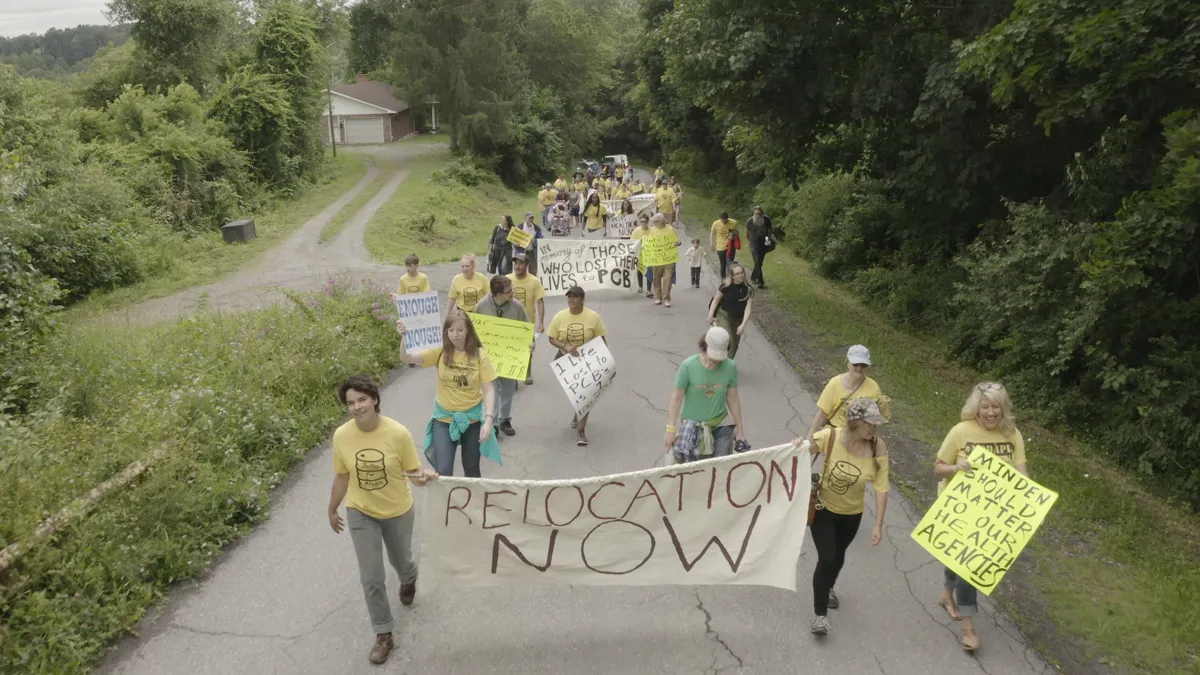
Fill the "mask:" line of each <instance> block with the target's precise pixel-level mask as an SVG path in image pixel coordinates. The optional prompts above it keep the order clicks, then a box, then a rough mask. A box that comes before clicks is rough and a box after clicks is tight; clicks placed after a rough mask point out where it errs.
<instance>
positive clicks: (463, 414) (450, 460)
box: [396, 275, 500, 478]
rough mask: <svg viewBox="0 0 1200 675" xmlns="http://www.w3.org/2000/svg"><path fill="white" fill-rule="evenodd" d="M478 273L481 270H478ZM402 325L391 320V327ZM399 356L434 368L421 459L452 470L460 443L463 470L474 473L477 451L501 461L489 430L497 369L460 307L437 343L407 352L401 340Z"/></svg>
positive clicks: (450, 473)
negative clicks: (434, 386) (430, 409)
mask: <svg viewBox="0 0 1200 675" xmlns="http://www.w3.org/2000/svg"><path fill="white" fill-rule="evenodd" d="M480 276H482V275H480ZM406 331H407V329H406V328H405V327H404V323H403V322H401V321H397V322H396V332H397V333H399V334H400V337H401V338H403V337H404V333H405V332H406ZM400 360H401V361H402V362H404V363H415V364H416V365H418V366H421V367H423V368H435V367H436V368H437V394H436V396H435V397H434V400H433V416H432V417H431V418H430V419H429V424H428V425H427V426H426V427H425V458H426V459H428V460H429V462H430V463H431V464H433V467H434V469H436V470H437V472H438V473H439V474H441V475H443V476H453V475H454V456H455V455H456V454H457V453H458V449H459V448H460V447H461V448H462V467H463V475H464V476H466V477H468V478H479V477H480V473H479V458H480V456H483V457H487V458H488V459H490V460H492V461H494V462H496V463H497V464H499V463H500V444H499V443H498V442H497V441H496V436H495V434H493V433H492V420H493V419H495V410H496V388H495V380H496V369H495V368H493V367H492V361H491V359H489V358H488V355H487V351H486V350H485V349H484V348H483V345H482V344H481V343H480V341H479V335H478V334H476V333H475V325H474V324H472V323H471V321H470V319H468V318H467V315H466V314H465V313H463V312H461V311H456V312H451V314H450V316H448V317H446V321H445V322H444V323H443V324H442V346H441V347H438V348H436V349H426V350H425V351H423V352H421V353H419V354H409V353H408V351H407V350H405V348H404V340H403V339H401V340H400Z"/></svg>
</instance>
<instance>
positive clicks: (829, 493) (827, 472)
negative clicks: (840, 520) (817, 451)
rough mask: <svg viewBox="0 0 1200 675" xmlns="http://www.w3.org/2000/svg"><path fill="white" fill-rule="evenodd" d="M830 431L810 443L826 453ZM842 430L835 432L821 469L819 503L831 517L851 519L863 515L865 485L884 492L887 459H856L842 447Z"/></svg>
mask: <svg viewBox="0 0 1200 675" xmlns="http://www.w3.org/2000/svg"><path fill="white" fill-rule="evenodd" d="M829 433H830V429H822V430H820V431H818V432H817V433H816V434H815V435H813V442H814V443H816V444H817V446H818V447H819V448H821V450H822V452H824V451H825V450H826V446H827V445H828V444H829ZM843 433H844V430H842V429H838V433H837V438H836V439H834V443H833V447H832V448H829V455H828V456H827V457H826V458H825V465H824V467H823V468H822V469H821V481H822V482H821V503H822V504H824V505H825V508H826V509H828V510H829V511H831V512H833V513H838V514H841V515H843V516H853V515H855V514H858V513H862V512H863V503H864V500H865V488H866V486H867V481H871V487H873V488H874V489H875V492H876V493H879V492H887V491H888V490H889V489H890V485H889V484H888V457H887V455H882V456H879V457H856V456H854V455H852V454H850V451H849V450H847V449H846V446H844V445H842V434H843Z"/></svg>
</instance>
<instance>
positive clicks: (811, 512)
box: [808, 427, 837, 526]
mask: <svg viewBox="0 0 1200 675" xmlns="http://www.w3.org/2000/svg"><path fill="white" fill-rule="evenodd" d="M836 440H837V428H836V427H834V428H832V429H830V430H829V443H828V444H827V445H826V446H825V450H824V452H822V453H821V454H823V455H825V466H824V468H823V469H822V471H821V479H820V480H818V481H817V484H816V485H814V486H813V488H812V494H810V495H809V496H808V524H809V525H810V526H811V525H812V524H813V519H814V518H816V517H817V511H820V510H824V508H825V505H824V504H821V485H822V484H823V483H824V482H825V477H826V476H828V475H829V464H830V462H829V458H830V456H831V455H833V443H834V441H836ZM819 456H820V455H818V457H819ZM816 463H817V458H816V457H814V458H813V461H812V464H809V466H810V467H811V466H812V465H813V464H816Z"/></svg>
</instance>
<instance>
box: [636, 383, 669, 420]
mask: <svg viewBox="0 0 1200 675" xmlns="http://www.w3.org/2000/svg"><path fill="white" fill-rule="evenodd" d="M632 391H633V395H634V396H637V397H638V398H640V399H642V400H643V401H645V402H646V405H648V406H650V409H651V410H653V411H655V412H660V413H662V414H664V415H665V414H667V409H666V408H660V407H658V406H656V405H654V401H651V400H650V398H649V397H648V396H646V395H645V394H643V393H642V392H640V391H638V390H636V389H634V390H632Z"/></svg>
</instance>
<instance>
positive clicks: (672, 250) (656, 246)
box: [642, 237, 679, 267]
mask: <svg viewBox="0 0 1200 675" xmlns="http://www.w3.org/2000/svg"><path fill="white" fill-rule="evenodd" d="M676 243H677V242H676V239H675V237H643V238H642V265H644V266H645V267H658V266H659V265H670V264H671V263H673V262H679V247H678V246H676Z"/></svg>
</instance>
